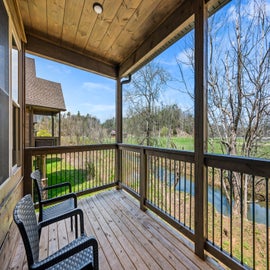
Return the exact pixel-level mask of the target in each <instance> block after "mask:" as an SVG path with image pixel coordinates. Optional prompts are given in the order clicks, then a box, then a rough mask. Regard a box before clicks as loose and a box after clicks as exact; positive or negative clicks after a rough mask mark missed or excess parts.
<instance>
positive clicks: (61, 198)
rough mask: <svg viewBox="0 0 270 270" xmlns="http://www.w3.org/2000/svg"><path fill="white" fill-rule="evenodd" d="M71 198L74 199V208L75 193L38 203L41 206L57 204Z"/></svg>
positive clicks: (75, 202) (75, 201)
mask: <svg viewBox="0 0 270 270" xmlns="http://www.w3.org/2000/svg"><path fill="white" fill-rule="evenodd" d="M71 198H73V199H74V204H75V207H77V195H76V194H75V193H68V194H65V195H62V196H58V197H54V198H51V199H47V200H42V201H41V202H40V203H41V204H43V205H46V204H52V203H58V202H61V201H65V200H67V199H71Z"/></svg>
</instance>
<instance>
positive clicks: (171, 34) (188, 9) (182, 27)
mask: <svg viewBox="0 0 270 270" xmlns="http://www.w3.org/2000/svg"><path fill="white" fill-rule="evenodd" d="M193 14H194V6H193V1H184V2H183V4H182V5H181V6H179V7H178V8H176V10H175V11H174V13H172V15H171V16H170V17H168V18H167V19H166V20H165V21H164V22H163V24H162V25H160V26H159V27H158V28H157V29H156V30H155V31H154V32H153V33H152V34H151V35H150V36H149V37H148V38H147V39H145V40H144V42H143V43H142V44H141V46H140V47H139V48H138V49H137V50H136V51H135V52H134V53H133V54H132V55H130V56H129V57H128V58H127V59H126V60H125V61H124V62H123V63H122V64H121V65H120V69H119V76H120V77H125V76H128V75H129V74H132V73H134V72H135V71H136V70H138V69H139V68H140V67H141V66H142V65H143V64H144V63H146V62H148V61H149V60H151V59H152V58H153V57H154V56H156V55H157V54H158V53H160V52H161V51H163V50H164V49H165V48H166V47H167V46H168V44H170V43H171V41H172V40H173V39H174V38H175V36H178V37H180V36H181V35H184V34H186V33H187V32H188V31H189V30H190V25H191V23H192V22H193V19H192V15H193ZM157 52H158V53H157Z"/></svg>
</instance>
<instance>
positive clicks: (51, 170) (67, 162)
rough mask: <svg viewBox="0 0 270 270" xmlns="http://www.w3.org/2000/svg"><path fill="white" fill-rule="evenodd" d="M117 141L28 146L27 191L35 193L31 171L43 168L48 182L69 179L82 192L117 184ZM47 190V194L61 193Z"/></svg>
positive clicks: (49, 183)
mask: <svg viewBox="0 0 270 270" xmlns="http://www.w3.org/2000/svg"><path fill="white" fill-rule="evenodd" d="M115 153H116V145H113V144H112V145H111V144H110V145H98V146H97V145H87V146H70V147H42V148H28V149H26V150H25V164H27V165H26V166H25V175H26V180H25V181H26V183H25V189H26V190H27V191H26V193H31V192H32V193H34V190H33V186H32V182H31V180H30V173H31V171H33V170H35V169H40V170H41V171H42V175H43V178H46V179H47V181H46V184H47V185H53V184H57V183H60V182H65V181H68V182H70V183H71V185H72V191H73V192H75V193H77V194H79V195H82V194H86V193H90V192H94V191H97V190H100V189H104V188H108V187H111V186H115V185H116V183H115ZM55 192H57V194H50V193H49V194H48V195H47V196H48V197H51V196H55V195H59V193H60V194H61V191H59V190H58V191H55Z"/></svg>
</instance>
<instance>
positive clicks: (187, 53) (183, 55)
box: [176, 48, 194, 64]
mask: <svg viewBox="0 0 270 270" xmlns="http://www.w3.org/2000/svg"><path fill="white" fill-rule="evenodd" d="M191 57H194V55H193V50H192V49H191V48H187V49H185V50H183V51H181V52H179V53H178V54H177V56H176V59H177V60H179V61H180V62H181V63H185V64H189V63H190V59H191Z"/></svg>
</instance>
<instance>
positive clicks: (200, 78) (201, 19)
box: [194, 0, 207, 259]
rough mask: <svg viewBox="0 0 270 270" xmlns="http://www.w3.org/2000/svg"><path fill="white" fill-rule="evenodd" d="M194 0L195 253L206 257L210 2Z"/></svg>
mask: <svg viewBox="0 0 270 270" xmlns="http://www.w3.org/2000/svg"><path fill="white" fill-rule="evenodd" d="M194 3H195V253H196V254H197V255H198V256H199V257H200V258H202V259H203V258H204V245H205V241H206V229H207V201H206V195H207V190H206V189H207V183H206V181H207V179H206V175H205V165H204V153H205V151H207V125H206V123H207V105H206V104H207V6H206V5H205V1H204V0H197V1H195V2H194Z"/></svg>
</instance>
